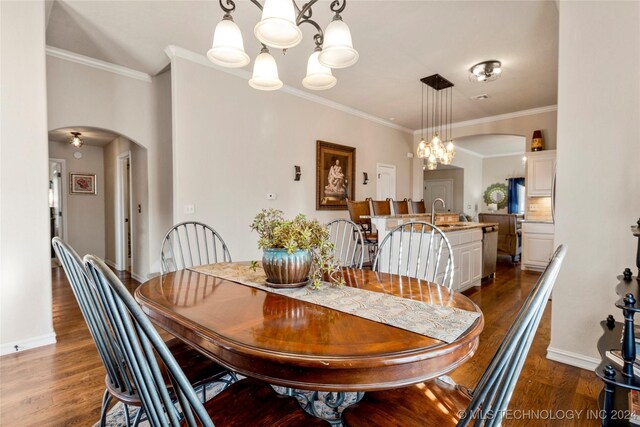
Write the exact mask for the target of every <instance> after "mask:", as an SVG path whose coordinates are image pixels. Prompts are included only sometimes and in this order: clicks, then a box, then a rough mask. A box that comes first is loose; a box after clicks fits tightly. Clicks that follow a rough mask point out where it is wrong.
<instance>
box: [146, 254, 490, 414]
mask: <svg viewBox="0 0 640 427" xmlns="http://www.w3.org/2000/svg"><path fill="white" fill-rule="evenodd" d="M224 265H225V266H226V268H227V270H228V269H229V268H232V269H236V270H237V269H241V270H242V271H246V272H250V271H254V272H255V271H256V263H249V262H241V263H224ZM227 270H220V271H227ZM260 270H261V269H260ZM216 271H218V270H215V269H214V270H206V269H185V270H178V271H175V272H171V273H167V274H164V275H161V276H157V277H154V278H152V279H150V280H149V281H147V282H146V283H144V284H142V285H140V286H139V287H138V288H137V289H136V291H135V298H136V300H137V301H138V302H139V303H140V305H141V306H142V309H143V310H144V312H145V313H146V314H147V315H148V316H149V317H150V318H151V320H152V321H153V322H154V323H155V324H156V325H158V326H159V327H161V328H162V329H164V330H166V331H167V332H169V333H170V334H172V335H174V336H176V337H178V338H180V339H181V340H183V341H184V342H186V343H187V344H189V345H191V346H193V347H194V348H195V349H196V350H198V351H200V352H201V353H203V354H204V355H206V356H208V357H210V358H211V359H213V360H215V361H216V362H218V363H219V364H221V365H223V366H225V367H227V368H228V369H230V370H233V371H234V372H236V373H239V374H241V375H244V376H248V377H252V378H256V379H259V380H263V381H266V382H268V383H270V384H272V385H274V386H276V387H277V386H279V387H281V388H283V390H286V391H287V394H289V395H295V396H297V397H300V396H302V395H304V396H306V398H307V399H308V400H309V399H310V398H309V396H310V395H311V396H313V398H314V399H316V400H317V399H318V394H319V393H320V392H329V393H324V396H325V402H324V403H326V404H327V405H329V406H331V409H332V410H333V412H332V414H333V415H331V416H330V417H329V418H332V419H328V421H330V422H332V423H333V424H334V425H339V417H340V414H339V412H338V410H337V409H336V408H338V406H339V405H340V404H342V403H343V402H344V400H345V395H346V394H348V393H351V394H355V396H356V397H355V398H354V399H352V400H353V401H357V400H359V399H360V398H361V397H362V395H363V394H364V392H367V391H374V390H383V389H391V388H399V387H405V386H409V385H413V384H417V383H420V382H423V381H427V380H430V379H433V378H436V377H439V376H442V375H445V374H447V373H449V372H451V371H453V370H454V369H456V368H457V367H458V366H460V365H461V364H462V363H464V362H465V361H467V360H469V359H470V358H471V357H472V356H473V354H474V353H475V351H476V349H477V347H478V342H479V337H480V333H481V331H482V329H483V326H484V318H483V316H482V312H481V311H480V309H479V308H478V306H477V305H476V304H475V303H474V302H473V301H471V300H470V299H469V298H467V297H466V296H464V295H463V294H461V293H459V292H456V291H451V290H448V289H447V288H446V287H443V286H439V285H437V284H434V283H429V282H425V281H421V280H418V279H414V278H410V277H406V276H399V275H394V274H388V273H379V272H374V271H371V270H364V269H352V268H343V269H342V270H341V271H340V272H339V273H338V274H339V275H340V276H341V277H342V278H343V279H344V284H343V285H341V286H332V285H330V284H329V283H324V284H323V285H322V287H321V288H320V289H318V290H312V289H308V290H307V291H305V292H307V294H308V295H309V296H310V300H311V301H314V302H310V301H308V300H301V299H297V298H293V297H291V296H290V294H289V292H291V290H288V289H282V290H280V289H277V290H271V289H269V288H267V287H265V286H261V285H260V284H259V283H257V282H259V281H260V275H259V272H258V273H252V274H254V276H255V277H258V278H257V279H255V278H254V281H255V282H256V283H257V284H256V285H255V286H254V285H253V284H252V283H247V282H244V281H243V280H239V279H237V278H236V276H234V275H229V274H218V273H216ZM256 275H257V276H256ZM220 276H221V277H220ZM238 277H241V276H238ZM308 288H309V287H308ZM339 288H342V289H341V290H340V289H339ZM329 291H335V292H344V291H349V292H348V298H352V295H355V296H356V297H360V296H363V297H364V298H365V302H364V303H363V302H359V300H357V299H356V300H355V302H353V301H351V300H350V301H351V302H350V303H349V304H347V307H346V308H344V307H341V306H340V295H342V294H340V293H338V297H335V296H333V297H330V296H329V295H330V292H329ZM335 292H334V293H335ZM372 292H373V293H375V294H373V293H372ZM325 297H326V299H333V300H334V301H333V303H337V304H338V305H337V307H338V309H336V308H332V306H331V304H329V305H328V306H327V305H325V302H324V299H325ZM370 297H376V298H378V297H379V298H383V299H382V300H380V301H378V302H377V304H382V306H377V307H376V308H375V309H370V310H369V312H367V307H366V304H367V303H366V301H367V298H369V299H370ZM348 298H347V299H348ZM398 301H399V302H400V303H401V304H402V303H403V302H405V303H411V304H414V305H413V306H410V307H409V312H407V313H406V314H405V313H402V312H401V311H402V310H398V309H396V308H394V307H396V306H394V305H393V303H395V302H398ZM415 304H419V305H420V307H424V308H426V309H428V310H430V311H429V313H430V314H429V316H436V318H435V319H433V318H429V319H428V320H429V321H428V322H422V321H419V319H418V318H416V319H418V320H415V321H414V320H413V319H414V318H413V317H412V316H413V315H414V312H415V311H420V310H419V309H420V307H417V308H415ZM343 305H344V304H343ZM402 306H403V307H404V305H402ZM380 307H384V308H383V309H381V308H380ZM387 307H388V308H387ZM358 310H360V311H362V310H364V311H365V314H364V317H362V316H361V315H360V314H359V311H358ZM386 311H388V312H390V313H391V314H389V313H386ZM354 313H355V314H354ZM452 313H453V315H455V314H456V313H457V314H461V313H463V314H464V315H465V316H466V319H467V323H468V325H467V324H463V326H462V328H463V330H459V331H457V332H456V333H455V335H445V336H444V338H443V336H441V335H439V331H441V330H446V329H447V327H448V326H447V324H446V321H447V319H451V317H450V316H451V315H452ZM440 315H442V316H443V317H442V319H440V320H439V319H438V317H437V316H440ZM393 316H396V317H397V316H400V317H402V316H405V318H404V319H402V318H401V319H400V320H401V321H400V322H399V323H398V322H396V326H394V322H393ZM406 316H408V317H409V320H410V321H408V322H407V318H406ZM469 316H471V317H469ZM367 317H368V318H367ZM387 317H389V318H390V319H391V322H387V321H386V320H385V319H387ZM403 322H404V323H403ZM389 323H391V324H389ZM406 323H409V328H410V329H413V326H416V327H417V328H418V329H416V330H418V332H420V333H416V332H414V331H413V330H407V329H404V327H402V325H403V324H406ZM412 323H415V325H412ZM422 323H428V325H427V326H428V327H427V334H425V333H422V330H421V329H420V328H422ZM398 324H399V325H400V326H401V327H398V326H397V325H398ZM458 326H460V325H458ZM429 328H431V329H429ZM429 330H431V331H432V332H429ZM429 335H436V336H438V337H439V338H434V337H433V336H429ZM304 391H309V392H307V393H303V392H304ZM345 393H346V394H345ZM314 405H315V402H313V401H311V400H310V401H308V402H307V405H306V407H305V409H307V410H308V411H310V412H311V413H312V414H313V415H318V414H317V413H314ZM303 406H305V405H303Z"/></svg>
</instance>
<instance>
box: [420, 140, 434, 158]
mask: <svg viewBox="0 0 640 427" xmlns="http://www.w3.org/2000/svg"><path fill="white" fill-rule="evenodd" d="M429 154H431V150H430V149H429V146H428V145H427V142H426V141H425V140H424V138H422V139H421V140H420V143H419V144H418V152H417V155H418V157H419V158H421V159H426V158H427V157H429Z"/></svg>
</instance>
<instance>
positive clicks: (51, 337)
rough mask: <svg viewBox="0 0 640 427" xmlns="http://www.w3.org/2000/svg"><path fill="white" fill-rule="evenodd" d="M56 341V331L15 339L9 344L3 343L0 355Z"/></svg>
mask: <svg viewBox="0 0 640 427" xmlns="http://www.w3.org/2000/svg"><path fill="white" fill-rule="evenodd" d="M56 342H57V341H56V333H55V332H51V333H49V334H45V335H40V336H37V337H33V338H27V339H25V340H19V341H14V342H10V343H7V344H2V346H1V347H0V356H4V355H6V354H11V353H17V352H22V351H25V350H30V349H32V348H36V347H42V346H44V345H50V344H55V343H56Z"/></svg>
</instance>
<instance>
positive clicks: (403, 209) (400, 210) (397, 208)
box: [391, 199, 409, 215]
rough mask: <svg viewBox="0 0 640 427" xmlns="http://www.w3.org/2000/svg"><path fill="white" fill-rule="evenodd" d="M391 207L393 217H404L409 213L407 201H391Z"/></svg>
mask: <svg viewBox="0 0 640 427" xmlns="http://www.w3.org/2000/svg"><path fill="white" fill-rule="evenodd" d="M391 205H393V214H394V215H406V214H408V213H409V202H408V201H407V199H404V200H398V201H395V200H392V201H391Z"/></svg>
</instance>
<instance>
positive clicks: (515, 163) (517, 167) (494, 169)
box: [481, 153, 525, 213]
mask: <svg viewBox="0 0 640 427" xmlns="http://www.w3.org/2000/svg"><path fill="white" fill-rule="evenodd" d="M523 155H524V153H523V154H518V155H515V156H504V157H489V158H485V159H482V193H483V195H484V191H485V190H486V189H487V188H488V187H489V186H490V185H492V184H496V183H498V184H504V185H507V186H508V184H509V183H508V182H507V181H506V179H507V178H519V177H524V169H525V163H524V162H523V161H522V156H523ZM488 209H489V207H488V206H487V204H486V203H485V202H484V198H483V200H482V208H481V212H488ZM507 210H508V209H507V208H504V209H498V212H504V213H507Z"/></svg>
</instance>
